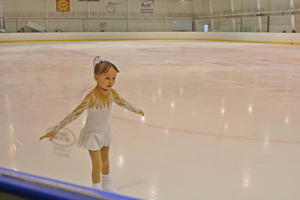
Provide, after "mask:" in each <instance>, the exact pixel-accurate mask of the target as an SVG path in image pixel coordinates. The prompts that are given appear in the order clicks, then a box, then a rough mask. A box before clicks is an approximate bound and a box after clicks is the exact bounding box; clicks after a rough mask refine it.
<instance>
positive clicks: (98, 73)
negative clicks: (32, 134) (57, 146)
mask: <svg viewBox="0 0 300 200" xmlns="http://www.w3.org/2000/svg"><path fill="white" fill-rule="evenodd" d="M93 66H94V77H95V80H96V82H97V86H96V87H95V88H94V89H92V90H91V91H90V92H89V93H88V94H87V95H86V97H85V98H84V99H83V101H82V102H81V104H80V105H79V106H78V107H77V108H76V109H75V110H74V111H73V112H72V113H70V114H69V115H68V116H67V117H65V119H64V120H62V121H61V122H60V123H58V125H56V126H55V127H54V128H52V129H51V130H50V131H49V132H48V133H47V134H45V135H43V136H42V137H40V140H42V139H44V138H49V139H50V140H52V139H53V138H54V137H55V135H56V134H57V132H58V131H59V130H60V129H62V128H63V127H64V126H66V125H67V124H68V123H70V122H72V121H73V120H75V119H76V118H78V116H79V115H80V114H81V113H82V112H83V111H84V110H87V113H88V114H87V120H86V122H85V125H84V126H83V128H82V129H81V132H80V136H79V140H78V144H79V146H82V147H84V148H86V149H87V150H88V151H89V155H90V158H91V161H92V182H93V187H94V188H96V189H100V190H104V191H108V192H116V190H115V188H114V187H113V185H112V182H111V177H110V167H109V147H110V144H111V133H110V126H109V122H108V118H109V114H110V111H111V105H112V103H113V102H115V103H116V104H118V105H119V106H122V107H124V108H125V109H127V110H130V111H132V112H134V113H137V114H140V115H142V116H144V112H143V111H142V110H140V109H137V108H135V107H133V106H132V105H130V104H129V103H128V102H127V101H126V100H124V99H123V98H121V97H120V96H119V95H118V93H117V92H116V90H114V89H113V88H112V87H113V85H114V83H115V80H116V75H117V73H118V72H119V70H118V68H117V67H116V66H115V65H114V64H112V63H111V62H109V61H108V60H106V59H103V58H100V57H99V56H97V57H95V58H94V62H93Z"/></svg>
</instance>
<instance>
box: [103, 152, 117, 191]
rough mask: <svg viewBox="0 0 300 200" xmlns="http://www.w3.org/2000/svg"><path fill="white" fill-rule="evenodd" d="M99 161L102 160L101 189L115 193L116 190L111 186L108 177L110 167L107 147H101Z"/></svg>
mask: <svg viewBox="0 0 300 200" xmlns="http://www.w3.org/2000/svg"><path fill="white" fill-rule="evenodd" d="M101 159H102V188H103V190H104V191H107V192H113V193H116V192H117V191H116V189H115V187H114V186H113V184H112V180H111V177H110V174H109V172H110V167H109V147H103V148H102V149H101Z"/></svg>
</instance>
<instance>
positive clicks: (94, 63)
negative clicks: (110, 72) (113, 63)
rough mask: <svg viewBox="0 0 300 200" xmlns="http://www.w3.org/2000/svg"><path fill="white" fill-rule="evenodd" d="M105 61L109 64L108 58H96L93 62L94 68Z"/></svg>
mask: <svg viewBox="0 0 300 200" xmlns="http://www.w3.org/2000/svg"><path fill="white" fill-rule="evenodd" d="M104 61H106V62H109V60H107V59H106V58H101V57H100V56H96V57H95V58H94V61H93V66H94V67H95V66H96V65H97V64H99V63H101V62H104Z"/></svg>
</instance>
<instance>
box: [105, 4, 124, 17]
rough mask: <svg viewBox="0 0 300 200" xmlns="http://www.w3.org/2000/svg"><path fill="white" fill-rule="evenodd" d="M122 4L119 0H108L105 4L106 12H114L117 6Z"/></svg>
mask: <svg viewBox="0 0 300 200" xmlns="http://www.w3.org/2000/svg"><path fill="white" fill-rule="evenodd" d="M120 5H122V3H121V2H111V1H109V2H108V3H107V4H106V8H105V10H106V13H109V14H115V13H116V12H117V6H120Z"/></svg>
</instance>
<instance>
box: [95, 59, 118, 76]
mask: <svg viewBox="0 0 300 200" xmlns="http://www.w3.org/2000/svg"><path fill="white" fill-rule="evenodd" d="M110 68H114V69H115V70H116V71H117V73H119V72H120V71H119V69H118V68H117V67H116V66H115V65H114V64H112V63H111V62H108V61H101V62H99V63H97V64H95V65H94V74H104V73H107V72H108V71H109V70H110Z"/></svg>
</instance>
